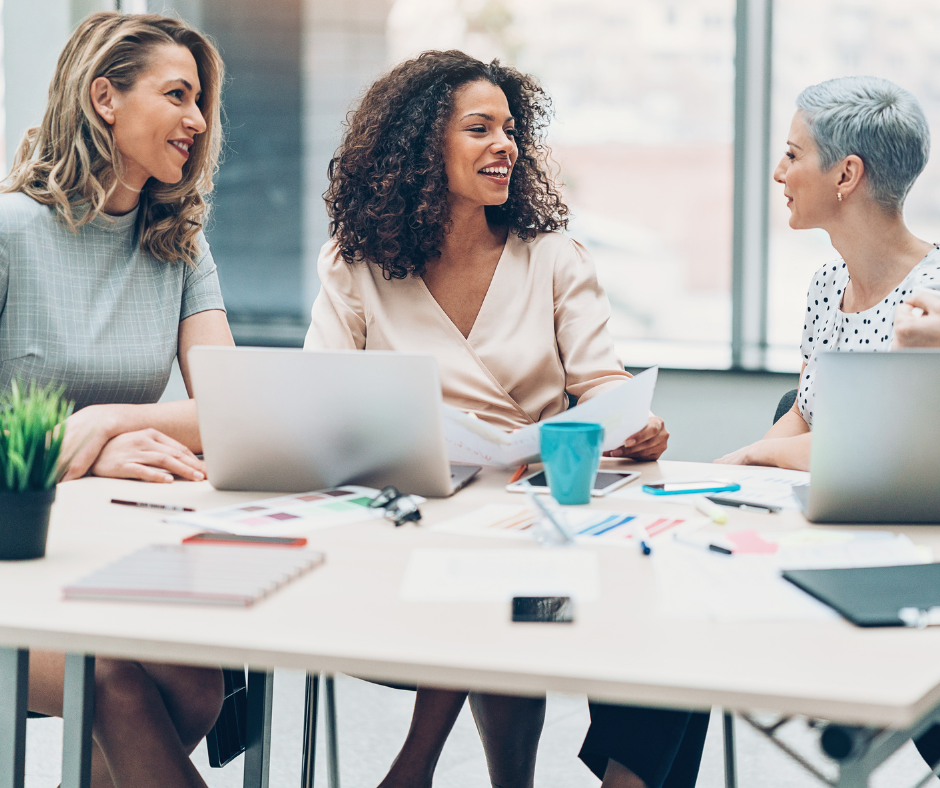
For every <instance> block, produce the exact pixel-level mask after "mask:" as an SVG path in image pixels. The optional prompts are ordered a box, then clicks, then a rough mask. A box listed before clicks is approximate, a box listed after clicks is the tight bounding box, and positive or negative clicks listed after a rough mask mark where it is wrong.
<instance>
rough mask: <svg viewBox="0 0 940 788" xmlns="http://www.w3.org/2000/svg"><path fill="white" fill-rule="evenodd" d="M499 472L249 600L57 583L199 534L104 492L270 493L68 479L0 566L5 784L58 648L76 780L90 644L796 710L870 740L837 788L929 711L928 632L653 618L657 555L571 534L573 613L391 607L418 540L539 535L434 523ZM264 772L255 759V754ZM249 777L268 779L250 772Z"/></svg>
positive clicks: (856, 777) (500, 494)
mask: <svg viewBox="0 0 940 788" xmlns="http://www.w3.org/2000/svg"><path fill="white" fill-rule="evenodd" d="M605 464H607V465H617V464H618V463H617V462H616V461H605ZM619 464H620V465H622V466H628V465H630V466H631V467H636V468H638V469H640V470H642V473H643V478H642V482H643V483H646V482H649V481H651V480H659V479H661V478H686V479H695V478H715V477H721V478H734V477H735V474H737V473H739V472H742V471H743V470H746V469H739V468H735V467H731V466H722V467H721V468H718V467H716V466H713V465H701V464H694V463H679V462H660V463H650V464H645V465H637V466H632V464H630V463H626V462H621V463H619ZM508 475H509V474H508V472H506V471H502V470H496V469H484V471H483V473H482V474H481V475H480V477H479V478H478V479H477V480H476V481H474V482H473V483H471V484H470V485H469V486H468V487H467V488H465V489H464V490H463V491H461V492H459V493H458V494H457V495H455V496H453V497H452V498H448V499H437V500H430V501H428V502H427V503H425V504H423V505H422V506H421V511H422V513H423V515H424V519H423V520H422V523H421V526H419V527H415V526H412V525H406V526H404V527H401V528H395V527H393V526H392V525H391V523H389V522H387V521H384V520H379V521H370V522H366V523H361V524H356V525H347V526H340V527H336V528H329V529H324V530H320V531H314V532H312V533H310V534H309V535H308V540H309V547H310V548H312V549H319V550H322V551H323V552H324V553H325V554H326V562H325V564H324V565H323V566H322V567H320V568H318V569H316V570H314V571H313V572H311V573H309V574H307V575H305V576H303V577H301V578H300V579H299V580H296V581H294V582H293V583H291V584H289V585H288V586H286V587H285V588H283V589H281V590H280V591H278V592H277V593H275V594H274V595H272V596H271V597H269V598H267V599H265V600H263V601H261V602H259V603H258V604H256V605H254V606H253V607H250V608H230V607H220V606H208V605H206V606H200V605H179V604H153V603H133V602H104V601H64V600H63V599H62V590H61V589H62V587H63V586H64V585H66V584H68V583H70V582H73V581H75V580H78V579H79V578H81V577H83V576H85V575H87V574H89V573H90V572H92V571H94V570H95V569H98V568H100V567H102V566H104V565H105V564H107V563H109V562H111V561H113V560H115V559H118V558H120V557H122V556H124V555H126V554H128V553H130V552H132V551H133V550H135V549H137V548H139V547H142V546H145V545H148V544H153V543H176V542H179V540H180V539H181V538H183V537H184V536H186V535H188V534H190V533H192V532H193V531H192V530H188V529H185V528H183V527H180V526H175V525H168V524H165V523H162V522H161V519H162V518H163V517H164V516H166V513H165V512H161V511H158V510H148V509H143V508H130V507H124V506H115V505H112V504H111V503H109V501H110V499H111V498H122V499H128V500H135V501H147V502H153V503H168V504H174V505H186V506H192V507H195V508H196V509H197V510H202V509H209V508H214V507H218V506H225V505H229V504H233V503H237V502H241V501H250V500H255V499H258V498H263V497H267V496H265V495H264V494H261V493H232V492H219V491H216V490H214V489H213V488H212V487H211V486H209V484H208V483H207V482H203V483H186V482H175V483H174V484H171V485H157V484H144V483H139V482H129V481H121V480H113V479H98V478H86V479H81V480H78V481H74V482H68V483H65V484H62V485H60V486H59V490H58V497H57V500H56V503H55V506H54V508H53V514H52V524H51V527H50V534H49V544H48V551H47V555H46V558H45V559H43V560H39V561H25V562H2V563H0V788H6V787H7V786H9V787H10V788H19V786H21V785H22V768H23V767H22V763H23V752H24V747H25V745H24V744H23V743H22V741H21V736H20V732H21V731H22V730H24V729H25V723H24V722H23V716H24V712H25V689H24V688H25V684H24V681H25V676H26V672H25V669H24V663H25V660H26V655H27V653H28V651H27V650H28V649H46V650H56V651H63V652H67V653H68V654H69V655H70V657H69V661H68V666H67V676H66V679H67V688H66V690H67V691H66V701H67V708H66V710H65V715H66V733H65V741H64V751H65V754H64V764H65V765H66V767H67V768H66V769H65V770H64V772H63V788H79V786H82V785H83V784H86V782H87V769H88V763H87V755H88V751H89V750H88V748H89V746H90V740H89V738H88V737H89V735H90V733H89V726H88V725H87V724H86V725H83V724H82V722H86V723H87V722H88V714H87V712H88V709H90V708H91V703H89V702H88V700H89V695H90V694H91V690H92V687H93V682H92V680H91V679H92V673H91V671H92V670H93V657H92V656H90V655H98V656H108V657H122V658H128V659H142V660H151V661H165V662H177V663H188V664H201V665H219V664H221V665H224V666H232V667H242V666H245V665H248V666H249V668H250V670H252V671H256V672H257V671H271V670H273V669H274V668H291V669H300V670H304V671H307V672H308V673H315V672H317V671H325V672H327V673H347V674H351V675H355V676H359V677H363V678H369V679H377V680H382V681H386V682H395V683H401V684H415V683H421V684H425V685H431V686H440V687H453V688H469V689H474V690H481V691H488V692H505V693H513V694H541V693H545V692H546V691H557V692H569V693H583V694H586V695H588V696H589V697H590V698H592V699H595V700H601V701H613V702H623V703H629V704H641V705H643V704H645V705H658V706H670V707H680V708H682V707H688V708H700V709H707V708H709V707H711V706H713V705H715V706H721V707H723V708H724V709H726V710H735V711H743V712H747V711H753V710H771V711H774V712H778V713H781V714H793V715H807V716H810V717H816V718H822V719H825V720H833V721H837V722H839V723H844V724H846V725H849V726H858V727H859V728H860V729H861V731H862V734H863V735H862V738H861V739H859V741H863V740H864V742H865V745H864V746H860V747H859V748H858V750H859V751H858V752H857V753H853V754H852V756H851V757H849V758H847V759H846V760H844V761H843V762H842V763H841V764H840V776H839V777H838V778H837V783H836V784H838V785H839V786H840V788H848V786H852V787H853V788H858V787H859V786H864V785H867V784H868V783H867V779H868V778H867V775H868V774H869V773H870V771H871V770H872V769H873V768H874V767H875V766H877V765H878V764H879V763H881V762H882V761H883V760H884V759H885V758H886V757H887V756H888V755H889V754H890V753H891V752H893V751H894V750H896V749H897V748H898V747H899V746H901V744H903V742H904V741H905V740H906V739H907V738H908V737H909V736H910V735H911V734H912V733H914V734H919V733H920V732H921V731H923V730H925V729H926V728H927V727H928V726H929V723H931V722H932V721H935V720H940V627H938V628H934V629H925V630H912V629H904V628H889V629H861V628H857V627H854V626H852V625H851V624H849V623H847V622H846V621H843V620H842V619H833V620H829V621H821V620H820V621H810V620H805V621H801V620H789V621H749V622H734V623H730V622H716V621H704V620H676V619H669V618H665V617H663V616H661V615H660V614H659V613H658V612H657V610H658V595H659V591H658V590H657V584H656V580H655V577H654V571H653V561H651V560H650V559H648V558H644V557H642V556H641V555H640V554H639V551H636V550H632V549H626V548H618V547H615V546H598V547H587V548H583V549H592V550H596V551H597V554H598V558H599V567H600V585H601V595H600V598H599V599H598V600H597V601H584V602H581V603H579V604H578V606H577V608H576V621H575V623H573V624H571V625H566V626H549V625H544V626H539V625H519V624H513V623H511V622H510V620H509V605H508V602H503V603H497V602H492V603H489V602H487V603H484V602H472V603H471V602H447V603H444V602H440V603H438V602H407V601H403V600H402V599H401V598H400V596H399V588H400V586H401V581H402V577H403V574H404V572H405V567H406V565H407V563H408V560H409V556H410V554H411V551H412V550H413V549H414V548H417V547H449V548H453V547H460V546H466V547H494V546H497V547H504V548H507V549H519V550H539V549H543V548H541V547H539V546H538V545H536V544H535V543H534V542H532V543H529V542H526V541H514V540H503V541H499V542H496V541H495V540H493V539H492V538H485V537H479V538H476V537H463V536H456V535H448V534H440V533H432V532H430V531H429V529H428V527H427V526H430V525H433V524H435V523H437V522H440V521H442V520H445V519H447V518H449V517H452V516H454V515H456V514H459V513H463V512H467V511H470V510H472V509H474V508H476V507H479V506H481V505H484V504H487V503H494V502H502V503H513V504H521V503H523V502H524V500H525V499H524V498H522V497H521V496H519V495H518V494H511V493H507V492H505V491H504V489H503V486H504V485H505V483H506V481H507V479H508ZM637 483H639V482H634V484H637ZM591 506H592V507H595V508H598V509H609V510H619V511H650V512H657V513H660V512H661V513H664V514H672V515H674V516H677V517H678V516H688V515H689V512H690V510H689V508H688V507H687V506H680V505H676V504H670V503H661V502H659V501H650V502H634V501H625V500H618V499H616V498H601V499H594V501H593V502H592V504H591ZM728 511H729V524H728V525H726V526H724V528H731V529H735V528H742V527H746V528H756V529H758V530H761V529H763V530H775V531H779V530H788V529H793V530H796V529H799V528H805V527H806V526H807V523H806V521H805V519H804V518H803V517H802V515H800V514H799V513H797V512H793V511H789V512H781V513H780V514H776V515H767V514H764V513H760V512H744V511H738V510H728ZM829 527H842V526H829ZM715 528H716V529H718V528H719V527H718V526H715ZM880 528H884V529H888V530H891V531H895V532H903V533H906V534H908V535H909V536H910V538H911V539H912V540H913V541H914V542H915V543H917V544H922V545H929V546H931V547H932V548H933V549H934V551H935V553H936V554H937V555H938V556H940V527H934V526H908V527H896V526H880ZM653 560H655V555H654V556H653ZM729 560H734V559H733V558H731V559H729ZM86 655H87V656H86ZM253 675H254V674H253ZM268 687H269V689H268V691H270V684H269V685H268ZM268 703H270V701H269V700H268ZM882 729H892V730H882ZM262 760H263V759H262ZM259 768H260V769H261V770H262V772H263V771H264V770H265V769H266V762H265V763H262V765H261V767H259ZM246 775H247V772H246ZM252 779H254V778H252ZM257 779H258V784H266V776H264V775H263V774H261V773H260V772H259V776H258V778H257ZM247 784H248V778H247V776H246V785H247Z"/></svg>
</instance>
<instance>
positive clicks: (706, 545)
mask: <svg viewBox="0 0 940 788" xmlns="http://www.w3.org/2000/svg"><path fill="white" fill-rule="evenodd" d="M672 538H673V539H675V540H676V541H677V542H679V544H687V545H688V546H689V547H699V548H701V549H702V550H711V551H712V552H714V553H721V554H722V555H733V553H732V551H731V550H729V549H728V548H727V547H722V546H721V545H720V544H715V543H714V542H697V541H695V540H694V539H686V538H685V537H684V536H682V534H678V533H674V534H673V535H672Z"/></svg>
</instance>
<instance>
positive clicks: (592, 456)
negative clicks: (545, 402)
mask: <svg viewBox="0 0 940 788" xmlns="http://www.w3.org/2000/svg"><path fill="white" fill-rule="evenodd" d="M539 438H540V443H541V452H542V463H543V464H544V466H545V476H546V478H547V479H548V487H549V489H550V490H551V492H552V497H553V498H554V499H555V500H556V501H558V503H561V504H584V503H590V501H591V488H592V487H593V486H594V477H595V476H597V466H598V465H599V464H600V461H601V444H602V443H603V442H604V428H603V427H602V426H601V425H600V424H591V423H587V422H573V421H552V422H549V423H548V424H543V425H542V426H541V427H540V428H539Z"/></svg>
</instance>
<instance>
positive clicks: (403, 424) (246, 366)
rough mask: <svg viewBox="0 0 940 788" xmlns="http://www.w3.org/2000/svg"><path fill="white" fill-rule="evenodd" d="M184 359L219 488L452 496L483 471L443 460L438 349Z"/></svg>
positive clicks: (208, 353)
mask: <svg viewBox="0 0 940 788" xmlns="http://www.w3.org/2000/svg"><path fill="white" fill-rule="evenodd" d="M189 365H190V370H191V376H192V385H193V394H194V396H195V398H196V407H197V409H198V411H199V431H200V433H201V435H202V450H203V455H204V457H205V461H206V467H207V468H208V472H209V482H210V483H211V484H212V486H213V487H215V488H216V489H219V490H260V491H270V492H304V491H307V490H320V489H324V488H327V487H334V486H336V485H340V484H362V485H365V486H370V487H384V486H385V485H387V484H392V485H394V486H395V487H397V488H398V489H399V490H400V491H401V492H403V493H415V494H418V495H425V496H447V495H450V494H452V493H454V492H456V491H457V490H458V489H460V488H461V487H462V486H463V485H464V484H466V483H467V482H468V481H470V479H472V478H473V476H474V475H475V474H476V473H477V472H478V471H479V470H480V468H479V466H475V465H454V466H453V467H452V466H451V465H450V463H449V462H448V461H447V449H446V445H445V443H444V426H443V420H442V417H441V386H440V382H439V380H438V374H437V361H436V360H435V359H434V357H433V356H425V355H406V354H402V353H383V352H375V351H335V352H306V351H303V350H283V349H269V348H220V347H194V348H192V349H191V350H190V351H189Z"/></svg>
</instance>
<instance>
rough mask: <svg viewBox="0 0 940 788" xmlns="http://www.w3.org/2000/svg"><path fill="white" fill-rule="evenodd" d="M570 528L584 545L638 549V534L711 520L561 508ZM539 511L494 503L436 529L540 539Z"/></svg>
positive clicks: (652, 536) (657, 534)
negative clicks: (608, 545)
mask: <svg viewBox="0 0 940 788" xmlns="http://www.w3.org/2000/svg"><path fill="white" fill-rule="evenodd" d="M559 513H560V515H561V517H562V518H563V519H564V523H563V524H564V525H565V527H566V528H567V529H568V531H569V532H570V533H572V534H574V537H575V540H576V541H578V542H582V543H584V544H600V543H604V544H611V545H616V546H619V547H632V548H634V549H636V547H637V544H636V534H637V533H640V532H642V533H643V538H644V539H648V540H655V542H654V543H656V542H658V541H659V539H661V538H664V537H665V536H666V535H667V534H671V533H672V532H673V531H675V530H676V529H678V528H689V527H700V526H702V525H705V524H707V523H709V522H711V521H710V520H708V519H707V518H705V517H697V516H696V517H681V518H677V517H669V516H666V517H663V516H661V515H658V514H648V513H642V514H641V513H634V512H610V511H606V510H599V509H584V508H583V507H576V506H572V507H559ZM542 527H543V526H542V525H541V524H540V523H539V517H538V515H537V513H536V512H535V511H534V510H533V509H532V508H531V507H529V506H527V505H525V504H521V505H513V504H502V503H491V504H487V505H486V506H481V507H480V508H478V509H473V510H471V511H469V512H466V513H464V514H461V515H458V516H457V517H451V518H450V519H449V520H444V521H443V522H441V523H438V524H437V525H435V526H433V527H432V528H431V530H432V531H436V532H438V533H445V534H458V535H461V536H489V537H493V538H496V539H523V540H528V541H532V540H535V541H539V533H538V532H539V529H540V528H542Z"/></svg>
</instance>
